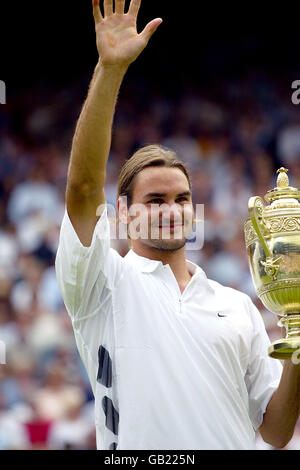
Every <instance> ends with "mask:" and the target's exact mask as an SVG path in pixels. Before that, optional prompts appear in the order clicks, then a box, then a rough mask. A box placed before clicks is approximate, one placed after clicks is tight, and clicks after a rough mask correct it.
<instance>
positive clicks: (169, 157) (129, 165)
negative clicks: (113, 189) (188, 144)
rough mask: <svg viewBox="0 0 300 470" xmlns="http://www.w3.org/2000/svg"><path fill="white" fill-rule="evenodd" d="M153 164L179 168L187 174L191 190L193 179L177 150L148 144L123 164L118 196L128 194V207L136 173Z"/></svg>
mask: <svg viewBox="0 0 300 470" xmlns="http://www.w3.org/2000/svg"><path fill="white" fill-rule="evenodd" d="M151 166H164V167H167V168H179V169H180V170H181V171H182V172H183V173H184V174H185V176H186V178H187V180H188V183H189V187H190V190H191V179H190V176H189V173H188V170H187V168H186V166H185V165H184V163H183V162H182V161H181V160H180V159H179V158H178V156H177V154H176V152H174V151H173V150H171V149H169V148H167V147H164V146H162V145H148V146H147V147H143V148H141V149H139V150H138V151H137V152H135V153H134V154H133V155H132V157H131V158H129V159H128V160H126V162H125V164H124V165H123V167H122V169H121V172H120V175H119V180H118V196H117V197H118V198H119V197H120V196H127V207H128V208H129V207H130V206H131V204H132V195H133V189H134V180H135V177H136V175H138V173H140V171H142V170H144V169H145V168H148V167H151Z"/></svg>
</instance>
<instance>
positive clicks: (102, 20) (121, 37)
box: [93, 0, 162, 66]
mask: <svg viewBox="0 0 300 470" xmlns="http://www.w3.org/2000/svg"><path fill="white" fill-rule="evenodd" d="M99 1H100V0H93V13H94V19H95V28H96V35H97V49H98V53H99V56H100V60H101V62H102V64H103V65H124V66H128V65H129V64H131V63H132V62H133V61H134V60H135V59H136V58H137V57H138V56H139V55H140V53H141V52H142V51H143V49H144V48H145V47H146V45H147V44H148V41H149V39H150V38H151V36H152V34H153V33H154V32H155V31H156V29H157V28H158V26H159V25H160V24H161V23H162V20H161V18H156V19H155V20H152V21H150V23H148V24H147V26H146V27H145V29H144V30H143V31H142V32H141V33H140V34H139V33H138V32H137V15H138V12H139V9H140V6H141V0H131V3H130V7H129V10H128V12H127V13H125V11H124V10H125V0H115V11H114V10H113V0H104V3H103V6H104V15H102V13H101V11H100V8H99Z"/></svg>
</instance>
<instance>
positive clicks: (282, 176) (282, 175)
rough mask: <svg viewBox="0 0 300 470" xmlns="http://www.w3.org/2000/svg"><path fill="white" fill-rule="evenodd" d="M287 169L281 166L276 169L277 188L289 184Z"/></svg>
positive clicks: (286, 186)
mask: <svg viewBox="0 0 300 470" xmlns="http://www.w3.org/2000/svg"><path fill="white" fill-rule="evenodd" d="M288 171H289V170H287V169H286V168H284V167H283V166H282V167H281V168H279V170H277V173H279V175H278V177H277V188H288V187H289V185H290V181H289V177H288V175H287V172H288Z"/></svg>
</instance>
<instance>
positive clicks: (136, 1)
mask: <svg viewBox="0 0 300 470" xmlns="http://www.w3.org/2000/svg"><path fill="white" fill-rule="evenodd" d="M140 7H141V0H131V3H130V7H129V10H128V14H129V15H133V16H137V15H138V13H139V10H140Z"/></svg>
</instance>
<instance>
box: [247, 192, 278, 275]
mask: <svg viewBox="0 0 300 470" xmlns="http://www.w3.org/2000/svg"><path fill="white" fill-rule="evenodd" d="M248 209H249V214H250V219H251V222H252V225H253V228H254V230H255V232H256V233H257V236H258V239H259V241H260V243H261V245H262V247H263V250H264V252H265V255H266V261H265V262H264V261H261V264H262V265H263V266H264V268H265V273H266V274H267V276H270V277H271V278H272V279H273V280H276V279H277V276H278V272H279V263H280V260H281V258H280V257H279V258H276V259H274V257H273V253H272V251H271V250H270V248H269V246H268V243H267V240H266V238H265V236H264V233H263V213H264V209H265V205H264V201H263V199H262V198H261V197H259V196H254V197H251V198H250V199H249V203H248Z"/></svg>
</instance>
